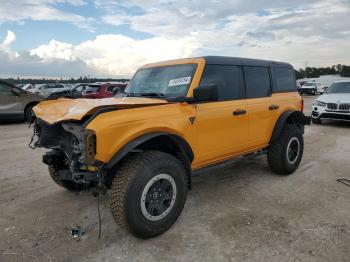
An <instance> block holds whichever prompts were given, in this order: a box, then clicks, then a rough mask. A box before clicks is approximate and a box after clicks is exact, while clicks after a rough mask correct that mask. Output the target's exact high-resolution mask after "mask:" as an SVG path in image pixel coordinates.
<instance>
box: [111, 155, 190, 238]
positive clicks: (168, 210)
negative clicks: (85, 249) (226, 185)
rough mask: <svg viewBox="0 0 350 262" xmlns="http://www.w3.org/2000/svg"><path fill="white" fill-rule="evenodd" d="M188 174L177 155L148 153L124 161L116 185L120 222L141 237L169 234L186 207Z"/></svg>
mask: <svg viewBox="0 0 350 262" xmlns="http://www.w3.org/2000/svg"><path fill="white" fill-rule="evenodd" d="M186 185H187V183H186V171H185V169H184V167H183V165H182V164H181V163H180V161H179V160H177V159H176V158H175V157H174V156H172V155H169V154H166V153H163V152H159V151H146V152H143V153H138V154H135V155H133V156H131V157H129V158H128V159H126V160H125V161H124V163H123V164H122V165H121V167H120V168H119V170H118V171H117V174H116V176H115V177H114V179H113V182H112V200H111V211H112V214H113V217H114V220H115V221H116V223H117V224H118V225H119V226H121V227H123V228H127V229H129V230H130V232H131V233H132V234H133V235H135V236H137V237H140V238H151V237H154V236H157V235H160V234H162V233H164V232H165V231H167V230H168V229H169V228H170V227H171V226H172V225H173V224H174V223H175V221H176V220H177V218H178V217H179V215H180V214H181V212H182V209H183V207H184V205H185V201H186V194H187V187H186Z"/></svg>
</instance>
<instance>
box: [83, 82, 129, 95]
mask: <svg viewBox="0 0 350 262" xmlns="http://www.w3.org/2000/svg"><path fill="white" fill-rule="evenodd" d="M125 87H126V83H122V82H115V83H95V84H91V85H89V86H88V87H87V88H86V89H85V91H84V92H83V93H82V97H84V98H105V97H112V96H114V94H115V93H114V92H113V90H115V88H118V89H119V90H120V91H123V90H124V89H125Z"/></svg>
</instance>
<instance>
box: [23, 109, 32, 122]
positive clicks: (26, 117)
mask: <svg viewBox="0 0 350 262" xmlns="http://www.w3.org/2000/svg"><path fill="white" fill-rule="evenodd" d="M33 107H34V105H29V106H27V107H26V108H25V109H24V121H26V122H30V121H31V120H32V117H33V116H34V113H33Z"/></svg>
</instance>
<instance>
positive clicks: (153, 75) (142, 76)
mask: <svg viewBox="0 0 350 262" xmlns="http://www.w3.org/2000/svg"><path fill="white" fill-rule="evenodd" d="M195 69H196V65H194V64H185V65H173V66H162V67H153V68H144V69H140V70H138V71H137V72H136V74H135V75H134V77H133V78H132V79H131V81H130V82H129V84H128V86H127V88H126V89H125V92H126V93H127V94H130V95H140V96H148V95H149V96H152V95H158V96H165V97H183V96H186V95H187V91H188V88H189V86H190V84H191V82H192V78H193V74H194V72H195Z"/></svg>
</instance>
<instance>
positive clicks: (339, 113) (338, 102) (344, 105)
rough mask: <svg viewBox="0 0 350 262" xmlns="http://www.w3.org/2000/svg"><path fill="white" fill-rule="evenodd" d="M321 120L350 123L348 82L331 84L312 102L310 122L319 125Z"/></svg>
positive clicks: (349, 87)
mask: <svg viewBox="0 0 350 262" xmlns="http://www.w3.org/2000/svg"><path fill="white" fill-rule="evenodd" d="M323 119H331V120H342V121H350V80H346V81H339V82H336V83H333V84H332V85H331V86H330V87H329V88H327V90H326V91H325V93H324V94H323V95H321V96H319V97H318V98H317V99H316V100H315V101H314V102H313V104H312V114H311V120H312V122H313V123H314V124H321V123H322V120H323Z"/></svg>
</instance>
